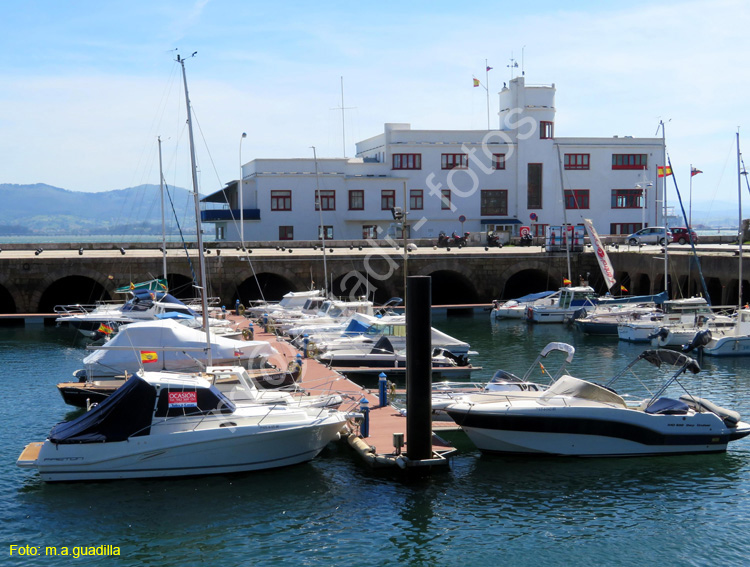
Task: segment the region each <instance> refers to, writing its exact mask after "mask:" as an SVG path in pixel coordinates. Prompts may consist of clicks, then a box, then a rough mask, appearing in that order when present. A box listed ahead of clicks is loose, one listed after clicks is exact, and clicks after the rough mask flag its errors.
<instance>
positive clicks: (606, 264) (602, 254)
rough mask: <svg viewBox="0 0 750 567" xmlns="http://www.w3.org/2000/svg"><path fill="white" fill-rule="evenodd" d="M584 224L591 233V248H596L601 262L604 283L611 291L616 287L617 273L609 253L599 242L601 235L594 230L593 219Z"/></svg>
mask: <svg viewBox="0 0 750 567" xmlns="http://www.w3.org/2000/svg"><path fill="white" fill-rule="evenodd" d="M583 224H584V226H585V227H586V232H588V233H589V239H590V240H591V246H592V247H593V248H594V254H596V259H597V261H598V262H599V268H600V269H601V271H602V275H603V276H604V281H605V282H607V289H610V288H611V287H612V286H613V285H615V281H616V280H615V272H614V270H613V269H612V263H611V262H610V261H609V256H607V251H606V250H605V249H604V245H603V244H602V241H601V240H599V235H598V234H597V233H596V230H594V225H593V223H592V222H591V219H583Z"/></svg>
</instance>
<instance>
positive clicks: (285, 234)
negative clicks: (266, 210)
mask: <svg viewBox="0 0 750 567" xmlns="http://www.w3.org/2000/svg"><path fill="white" fill-rule="evenodd" d="M279 240H294V227H293V226H280V227H279Z"/></svg>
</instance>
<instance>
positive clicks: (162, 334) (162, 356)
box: [83, 319, 277, 374]
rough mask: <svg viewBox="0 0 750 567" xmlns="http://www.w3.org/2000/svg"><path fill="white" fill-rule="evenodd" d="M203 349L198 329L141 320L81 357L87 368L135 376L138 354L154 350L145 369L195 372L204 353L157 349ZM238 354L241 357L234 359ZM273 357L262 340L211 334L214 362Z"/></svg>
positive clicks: (204, 361)
mask: <svg viewBox="0 0 750 567" xmlns="http://www.w3.org/2000/svg"><path fill="white" fill-rule="evenodd" d="M205 346H206V334H205V333H204V332H203V330H201V329H192V328H190V327H186V326H185V325H182V324H180V323H178V322H177V321H173V320H169V319H165V320H161V321H144V322H142V323H131V324H130V325H126V326H124V327H121V328H120V330H119V331H118V333H117V334H116V335H115V336H114V337H113V338H112V339H111V340H110V341H109V342H108V343H106V344H105V345H104V347H103V348H101V349H97V350H96V351H94V352H93V353H91V354H90V355H88V356H87V357H86V358H84V359H83V363H84V364H85V365H86V366H87V367H88V366H92V365H96V366H100V367H105V368H107V369H108V370H116V371H117V372H118V373H124V372H126V371H127V372H128V373H130V374H135V373H136V372H137V371H138V370H139V369H140V368H141V367H142V366H143V363H142V362H141V351H154V352H156V356H157V360H156V361H155V362H150V363H147V364H145V368H146V369H147V370H186V369H197V366H198V364H197V363H196V362H195V360H198V361H200V362H201V363H202V364H204V365H205V364H206V363H207V357H206V353H205V351H204V350H160V349H164V348H179V347H184V348H198V349H203V348H204V347H205ZM108 347H109V349H108ZM115 347H122V348H115ZM237 353H241V355H240V356H237ZM274 354H277V351H276V349H274V348H273V347H272V346H271V345H270V344H269V343H267V342H265V341H241V340H237V339H228V338H226V337H219V336H214V335H211V356H212V358H213V359H214V360H231V359H236V358H240V359H242V360H247V359H255V358H268V357H270V356H273V355H274Z"/></svg>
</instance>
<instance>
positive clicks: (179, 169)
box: [0, 0, 750, 204]
mask: <svg viewBox="0 0 750 567" xmlns="http://www.w3.org/2000/svg"><path fill="white" fill-rule="evenodd" d="M11 5H12V8H11ZM4 7H5V10H4V12H5V13H4V16H3V18H2V20H1V21H0V50H1V52H2V53H3V56H2V58H0V81H1V82H2V85H3V88H2V89H0V132H2V134H1V135H0V155H2V162H1V167H0V170H1V171H2V176H1V177H2V178H0V182H5V183H37V182H39V183H48V184H50V185H55V186H58V187H63V188H66V189H70V190H77V191H99V190H110V189H119V188H124V187H128V186H132V185H138V184H140V183H157V182H158V162H157V154H156V136H157V135H161V137H162V139H163V140H164V157H165V171H166V173H165V174H166V177H167V180H168V181H169V182H170V183H173V184H176V185H180V186H183V187H188V186H189V184H190V182H189V177H188V176H189V169H188V167H186V160H187V152H186V133H185V128H184V106H183V103H182V98H181V97H182V91H181V84H180V77H179V75H178V67H177V65H176V63H175V62H174V57H175V53H176V52H175V51H173V50H174V49H178V50H179V52H180V53H182V55H189V54H191V53H192V52H194V51H197V52H198V54H197V56H196V57H195V58H193V59H191V60H190V61H189V62H188V65H187V69H188V81H189V86H190V94H191V100H192V103H193V107H194V109H195V113H196V117H197V123H198V125H197V127H196V139H197V140H198V157H199V167H200V170H201V174H200V184H201V192H202V193H209V192H213V191H214V190H216V189H218V188H219V187H221V186H222V185H223V184H224V183H226V182H228V181H230V180H232V179H235V178H236V177H237V175H238V173H239V162H240V149H241V152H242V155H241V158H242V161H243V162H247V161H249V160H251V159H253V158H255V157H311V156H312V150H311V149H310V146H316V148H317V152H318V155H319V156H321V157H338V156H340V155H341V154H342V153H343V152H344V150H343V148H342V128H341V112H340V111H337V110H335V108H336V107H338V106H339V105H340V104H341V83H340V81H341V77H342V76H343V78H344V97H345V99H344V103H345V106H347V107H352V108H351V110H347V111H346V142H347V143H346V155H347V156H353V155H354V142H355V141H356V140H360V139H364V138H368V137H370V136H373V135H375V134H378V133H380V132H381V131H382V128H383V123H385V122H408V123H411V124H412V127H413V128H418V129H473V128H477V129H482V128H485V127H486V123H487V119H486V112H487V110H486V98H485V91H484V89H481V88H473V87H472V76H473V75H476V76H477V77H479V78H481V79H484V62H485V59H487V60H488V61H489V65H490V66H492V67H493V70H492V71H491V72H490V90H491V92H492V93H494V92H496V91H497V90H499V89H500V88H501V87H502V83H503V81H507V80H508V79H509V78H510V76H511V70H510V69H508V67H507V65H508V64H509V62H510V60H511V57H513V58H514V59H515V60H517V61H518V62H519V64H520V63H521V56H522V53H523V66H524V70H525V73H526V81H527V83H534V84H549V83H555V85H556V87H557V97H556V107H557V116H556V125H555V133H556V135H558V136H613V135H620V136H623V135H632V136H636V137H650V136H654V135H655V134H656V131H657V127H658V124H659V120H664V121H665V122H666V124H667V126H666V134H667V146H668V151H669V153H670V156H671V159H672V163H673V165H674V166H675V170H676V173H677V181H678V183H679V184H680V188H681V190H682V191H683V194H685V195H686V194H687V191H688V183H689V175H688V171H689V167H690V164H691V163H692V164H694V165H695V166H697V167H698V168H699V169H701V170H703V171H704V173H703V174H702V175H700V176H697V177H695V178H694V189H693V190H694V198H695V200H702V201H706V202H708V203H709V204H710V203H711V202H714V201H716V200H724V201H733V202H736V198H737V182H736V174H735V171H736V168H735V153H734V152H735V150H734V135H735V132H736V130H737V127H740V132H741V136H742V135H743V133H744V129H747V131H748V132H750V120H749V119H748V118H750V115H749V114H750V111H749V110H748V104H747V98H748V93H749V92H750V73H748V70H747V60H746V55H747V54H748V53H750V34H748V30H750V4H748V3H747V2H743V1H742V0H717V1H714V2H712V3H710V4H709V3H705V2H700V1H678V0H673V1H664V2H659V1H656V2H645V1H638V0H635V1H631V2H627V3H623V2H595V1H590V2H584V1H579V2H576V1H571V2H566V3H564V4H563V3H560V2H548V1H542V2H531V3H519V2H497V1H494V2H485V1H475V2H471V3H460V2H442V1H437V2H434V1H433V2H421V1H418V2H389V1H385V2H382V1H381V2H377V3H354V2H350V3H332V4H329V3H308V2H278V3H271V2H254V1H235V0H201V1H194V2H189V1H164V0H151V1H148V2H146V1H142V0H129V1H127V2H121V1H115V2H92V1H77V2H55V1H51V0H50V1H25V2H23V1H10V2H8V3H6V4H5V5H4ZM490 104H491V109H492V112H493V116H494V112H496V111H497V99H496V96H494V94H493V96H491V98H490ZM492 124H493V125H495V124H496V120H495V119H494V118H493V121H492ZM242 132H247V134H248V137H247V138H246V139H245V140H244V141H243V142H242V144H241V146H240V137H241V134H242ZM745 145H746V146H747V147H748V148H750V137H748V138H747V141H746V143H745ZM749 155H750V154H749ZM749 161H750V160H749ZM746 195H747V193H746ZM748 200H750V198H749V199H748Z"/></svg>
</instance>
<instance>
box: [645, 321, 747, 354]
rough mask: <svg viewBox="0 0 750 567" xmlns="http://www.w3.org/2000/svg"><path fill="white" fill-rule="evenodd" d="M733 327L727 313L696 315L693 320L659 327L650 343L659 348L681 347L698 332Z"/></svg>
mask: <svg viewBox="0 0 750 567" xmlns="http://www.w3.org/2000/svg"><path fill="white" fill-rule="evenodd" d="M734 327H735V318H734V317H731V316H729V315H723V314H713V315H712V316H706V317H704V316H697V317H696V318H695V321H693V322H687V323H676V324H673V325H665V326H663V327H660V328H659V330H658V331H656V334H655V336H653V338H652V339H651V345H652V346H654V347H659V348H682V347H683V346H685V345H688V344H690V343H691V342H692V341H693V339H694V338H695V336H696V335H697V334H698V333H702V332H706V331H708V332H710V333H720V332H722V331H724V330H726V331H730V332H731V331H732V330H733V329H734Z"/></svg>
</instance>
